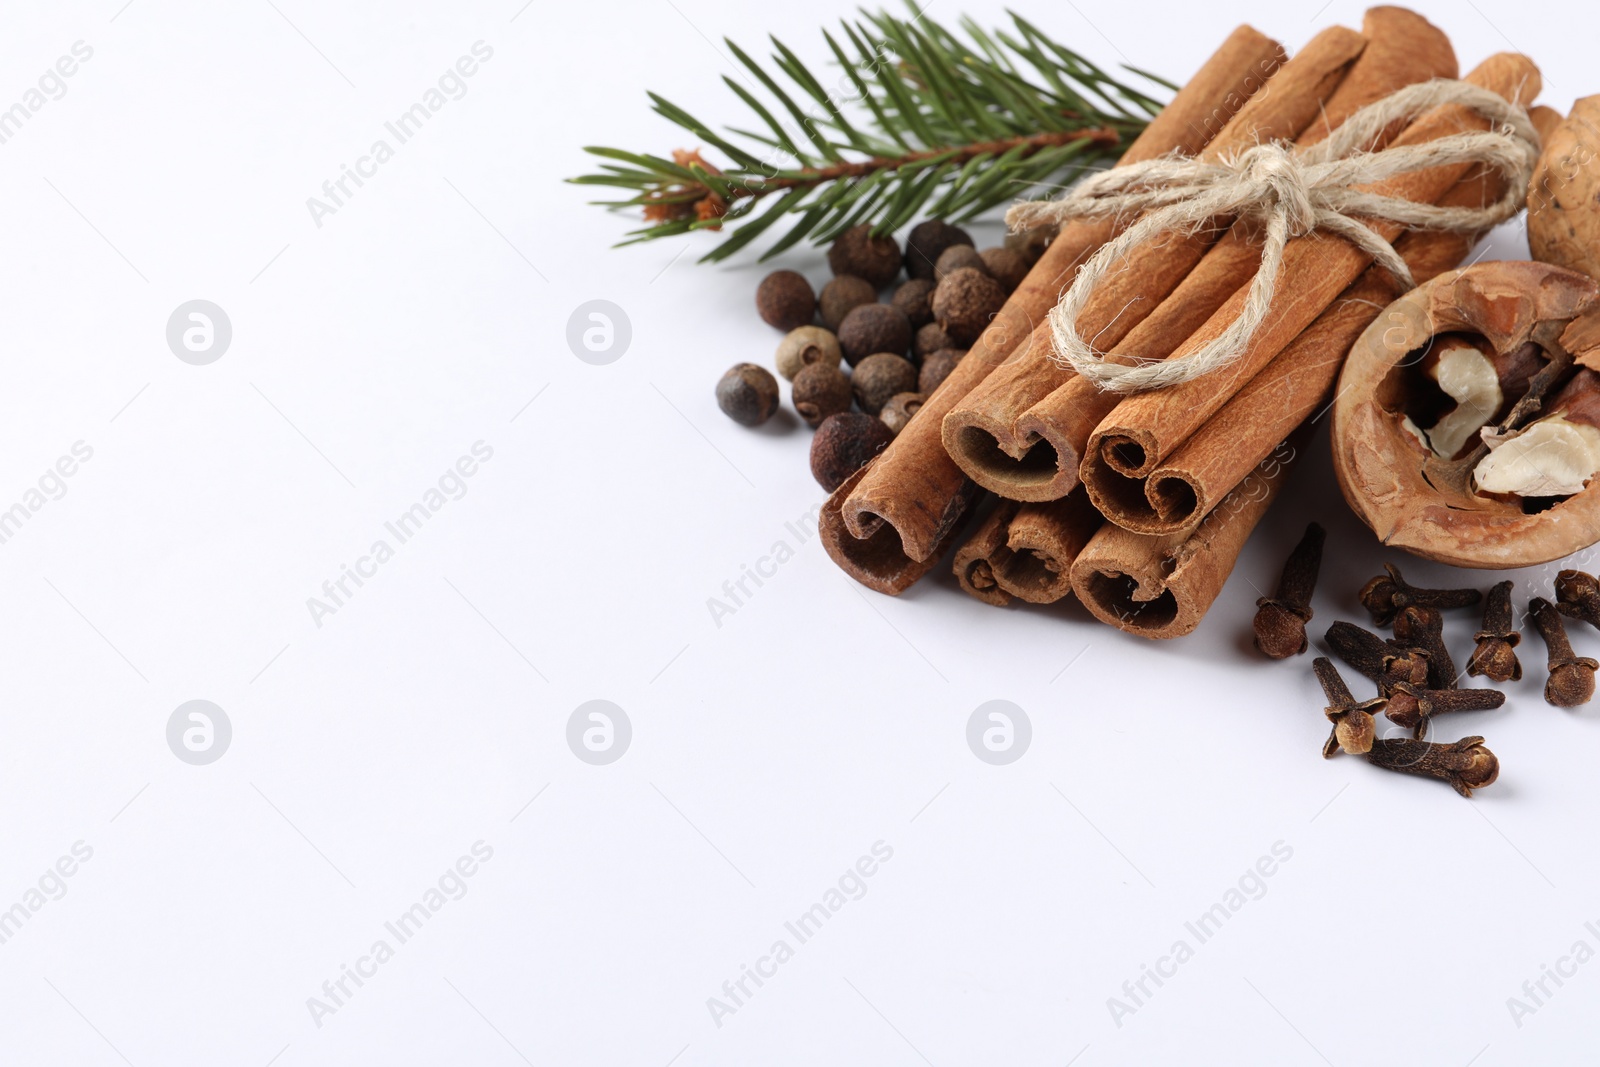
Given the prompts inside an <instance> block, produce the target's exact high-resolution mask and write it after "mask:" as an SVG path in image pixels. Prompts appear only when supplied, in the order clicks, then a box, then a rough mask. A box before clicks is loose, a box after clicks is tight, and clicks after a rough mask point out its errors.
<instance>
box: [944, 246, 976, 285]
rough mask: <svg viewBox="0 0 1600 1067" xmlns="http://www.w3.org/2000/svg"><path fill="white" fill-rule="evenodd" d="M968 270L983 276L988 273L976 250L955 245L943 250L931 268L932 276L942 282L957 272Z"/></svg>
mask: <svg viewBox="0 0 1600 1067" xmlns="http://www.w3.org/2000/svg"><path fill="white" fill-rule="evenodd" d="M968 268H971V269H972V270H976V271H981V272H983V273H984V274H988V273H989V268H988V267H986V266H984V263H983V256H982V255H980V254H979V252H978V250H977V249H976V248H973V247H972V246H971V245H955V246H954V247H951V248H947V249H945V250H944V254H943V255H941V256H940V257H939V263H938V265H937V266H935V267H934V268H933V276H934V278H935V279H936V280H942V279H944V278H948V277H949V276H950V275H952V274H954V273H955V272H956V271H958V270H966V269H968Z"/></svg>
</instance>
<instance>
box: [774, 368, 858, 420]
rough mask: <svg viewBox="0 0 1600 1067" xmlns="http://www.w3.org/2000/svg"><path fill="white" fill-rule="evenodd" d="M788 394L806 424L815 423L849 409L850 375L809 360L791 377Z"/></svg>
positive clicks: (853, 397)
mask: <svg viewBox="0 0 1600 1067" xmlns="http://www.w3.org/2000/svg"><path fill="white" fill-rule="evenodd" d="M789 397H790V399H791V400H793V401H794V410H795V411H796V412H797V413H798V414H799V415H800V417H801V418H802V419H804V420H805V423H806V425H807V426H816V425H818V424H819V423H821V422H822V420H823V419H825V418H827V417H828V416H829V415H837V414H839V412H841V411H849V410H850V402H851V401H852V400H854V399H855V394H854V393H853V392H852V391H851V389H850V376H849V375H848V374H846V373H845V372H844V371H842V370H840V369H839V368H838V367H836V366H833V365H832V364H829V363H812V364H810V365H809V366H805V367H802V368H800V373H799V374H796V375H795V376H794V387H793V388H792V389H790V390H789Z"/></svg>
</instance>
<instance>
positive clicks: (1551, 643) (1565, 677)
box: [1528, 596, 1600, 708]
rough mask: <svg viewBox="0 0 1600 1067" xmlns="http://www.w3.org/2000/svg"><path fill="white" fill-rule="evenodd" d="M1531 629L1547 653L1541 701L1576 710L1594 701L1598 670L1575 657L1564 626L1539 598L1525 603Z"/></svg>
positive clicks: (1586, 659) (1597, 665)
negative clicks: (1545, 677) (1545, 679)
mask: <svg viewBox="0 0 1600 1067" xmlns="http://www.w3.org/2000/svg"><path fill="white" fill-rule="evenodd" d="M1528 614H1530V615H1532V616H1533V628H1534V629H1536V630H1538V631H1539V636H1540V637H1542V638H1544V643H1545V647H1546V648H1547V649H1548V650H1549V666H1550V677H1549V679H1548V680H1547V681H1546V682H1545V683H1544V699H1545V700H1546V701H1547V702H1548V703H1551V704H1554V705H1555V706H1556V707H1558V708H1575V707H1577V706H1578V705H1579V704H1587V703H1588V702H1589V701H1590V700H1592V699H1593V698H1594V672H1595V671H1596V670H1600V663H1596V662H1595V661H1594V660H1592V659H1590V658H1589V657H1588V656H1574V655H1573V654H1572V642H1571V641H1569V640H1567V627H1566V624H1565V623H1563V622H1562V621H1561V613H1560V612H1559V611H1557V610H1556V606H1555V605H1554V604H1552V603H1550V601H1548V600H1546V599H1545V598H1544V597H1542V596H1536V597H1534V598H1533V599H1532V600H1530V601H1528Z"/></svg>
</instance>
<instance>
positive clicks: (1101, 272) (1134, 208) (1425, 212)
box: [1006, 79, 1539, 393]
mask: <svg viewBox="0 0 1600 1067" xmlns="http://www.w3.org/2000/svg"><path fill="white" fill-rule="evenodd" d="M1443 104H1458V105H1461V106H1463V107H1466V108H1469V109H1470V110H1472V111H1474V112H1476V113H1477V114H1479V115H1481V116H1483V117H1484V118H1486V119H1488V120H1489V122H1490V126H1491V128H1490V129H1489V130H1485V131H1474V132H1469V133H1457V134H1451V135H1448V136H1445V137H1440V138H1437V139H1435V140H1432V141H1426V142H1424V143H1421V144H1415V145H1405V146H1402V147H1397V148H1387V149H1382V150H1379V151H1376V152H1374V151H1370V150H1368V149H1369V147H1370V146H1371V145H1372V144H1374V143H1376V141H1377V139H1378V137H1379V136H1380V135H1381V134H1382V132H1383V131H1384V130H1385V129H1386V128H1388V127H1390V126H1391V125H1392V124H1395V123H1399V122H1403V121H1409V120H1410V119H1412V118H1414V117H1416V116H1417V115H1420V114H1421V113H1423V112H1424V111H1428V110H1430V109H1431V108H1435V107H1438V106H1440V105H1443ZM1538 156H1539V134H1538V132H1537V131H1536V130H1535V129H1534V127H1533V123H1532V122H1530V121H1529V119H1528V113H1527V111H1526V110H1525V109H1523V108H1522V107H1520V106H1518V105H1516V104H1512V103H1509V102H1508V101H1506V100H1505V99H1503V98H1501V97H1500V96H1499V95H1497V94H1495V93H1493V92H1490V91H1489V90H1487V89H1483V88H1481V87H1479V86H1475V85H1471V84H1468V83H1467V82H1462V81H1451V80H1445V79H1437V80H1434V81H1429V82H1422V83H1420V84H1417V85H1411V86H1407V87H1406V88H1404V89H1400V90H1399V91H1397V92H1395V93H1392V94H1391V95H1389V96H1387V97H1385V98H1383V99H1382V100H1379V101H1377V102H1376V103H1374V104H1370V105H1368V106H1367V107H1364V108H1362V109H1361V110H1360V111H1357V112H1356V113H1355V114H1353V115H1351V116H1350V117H1349V118H1348V119H1347V120H1345V121H1344V122H1343V123H1342V124H1341V125H1340V126H1339V127H1338V128H1337V129H1335V130H1334V131H1333V133H1332V134H1331V135H1330V136H1329V137H1328V138H1327V139H1325V140H1323V141H1321V142H1320V143H1318V144H1316V145H1314V146H1312V147H1310V148H1307V149H1304V150H1297V149H1295V148H1294V147H1292V146H1290V145H1285V144H1282V143H1278V142H1272V143H1268V144H1259V145H1255V146H1254V147H1251V148H1247V149H1245V150H1244V151H1242V152H1239V153H1237V154H1236V155H1232V156H1230V157H1226V158H1223V159H1222V160H1220V161H1218V162H1215V163H1208V162H1203V161H1201V160H1198V159H1195V158H1192V157H1170V156H1169V157H1164V158H1161V159H1152V160H1148V161H1146V162H1143V163H1131V164H1128V165H1126V166H1121V167H1116V168H1114V169H1112V170H1108V171H1104V172H1102V173H1100V174H1097V175H1095V176H1093V177H1091V178H1089V179H1087V180H1085V181H1083V182H1081V183H1079V184H1078V185H1077V186H1076V187H1074V188H1073V189H1072V190H1071V191H1069V192H1068V193H1067V194H1066V195H1065V196H1063V197H1061V198H1060V199H1058V200H1053V201H1038V202H1034V203H1026V204H1018V205H1017V206H1015V207H1013V208H1012V209H1011V210H1010V211H1009V212H1008V213H1007V214H1006V222H1007V223H1008V224H1009V225H1010V227H1011V228H1012V230H1014V231H1017V230H1025V229H1029V228H1031V227H1033V226H1038V225H1041V224H1045V223H1061V222H1066V221H1070V220H1072V219H1104V218H1123V217H1128V216H1133V215H1142V216H1143V217H1142V218H1140V219H1139V221H1138V222H1136V223H1134V224H1133V225H1132V226H1130V227H1129V228H1128V229H1127V230H1125V231H1123V233H1122V234H1121V235H1120V236H1118V237H1116V238H1115V239H1113V240H1112V241H1110V242H1108V243H1107V244H1106V245H1104V246H1103V247H1102V248H1101V249H1100V250H1099V251H1098V252H1097V253H1095V255H1094V256H1093V257H1092V258H1090V260H1089V261H1088V262H1087V263H1085V264H1084V265H1083V267H1082V268H1081V269H1080V270H1079V271H1078V275H1077V278H1076V279H1075V280H1074V281H1073V283H1072V287H1071V289H1069V290H1068V291H1067V294H1066V296H1064V297H1062V299H1061V302H1060V303H1059V304H1058V305H1057V306H1056V307H1055V308H1054V309H1053V310H1052V311H1051V312H1050V324H1051V331H1052V333H1053V334H1054V337H1055V349H1056V352H1055V357H1054V358H1055V359H1056V361H1057V362H1061V363H1065V364H1067V365H1070V366H1071V367H1072V369H1074V370H1076V371H1077V372H1078V373H1079V374H1081V375H1083V376H1084V377H1086V378H1088V379H1090V380H1091V381H1093V382H1094V383H1095V384H1096V385H1098V386H1099V387H1100V388H1102V389H1109V390H1112V391H1115V392H1121V393H1131V392H1138V391H1141V390H1145V389H1156V388H1160V387H1162V386H1169V385H1176V384H1178V383H1180V382H1186V381H1189V380H1191V379H1193V378H1198V377H1200V376H1201V375H1203V374H1209V373H1211V372H1212V371H1215V370H1218V369H1221V368H1223V367H1226V366H1227V365H1229V364H1230V363H1232V362H1234V361H1235V360H1237V359H1238V358H1239V357H1240V356H1241V355H1242V354H1243V352H1244V350H1245V347H1246V346H1247V345H1248V344H1249V342H1250V339H1251V337H1253V336H1254V335H1255V332H1256V330H1257V329H1258V328H1259V327H1260V326H1261V323H1262V322H1263V321H1264V320H1265V318H1266V316H1267V312H1268V311H1269V310H1270V308H1271V306H1272V297H1273V294H1274V292H1275V291H1276V290H1277V284H1278V272H1279V269H1280V268H1281V267H1282V265H1283V252H1284V247H1285V245H1287V244H1288V243H1289V241H1290V240H1291V239H1293V238H1295V237H1302V236H1304V235H1306V234H1309V233H1312V232H1313V231H1317V230H1321V231H1324V232H1326V233H1328V234H1331V235H1333V236H1336V237H1341V238H1343V239H1345V240H1347V241H1349V242H1350V243H1352V244H1354V245H1355V246H1356V247H1357V248H1359V249H1361V250H1362V251H1363V252H1366V253H1367V254H1368V255H1370V256H1371V257H1372V258H1373V260H1374V261H1375V262H1377V263H1378V264H1379V265H1380V266H1381V267H1383V268H1384V269H1385V270H1386V271H1388V272H1389V273H1390V274H1392V275H1393V276H1394V277H1395V278H1397V279H1398V280H1399V281H1400V282H1402V283H1403V284H1404V285H1405V287H1406V288H1411V287H1412V285H1413V284H1414V282H1413V281H1412V278H1411V272H1410V270H1409V269H1407V267H1406V265H1405V261H1404V260H1402V259H1401V258H1400V256H1399V255H1398V254H1397V253H1396V252H1395V250H1394V247H1393V246H1392V245H1390V244H1389V242H1388V241H1385V240H1384V239H1383V238H1382V237H1380V236H1379V235H1378V234H1376V233H1374V232H1373V231H1372V230H1371V229H1369V228H1367V227H1366V226H1364V225H1362V223H1361V222H1359V221H1357V220H1358V217H1365V218H1371V219H1380V220H1387V221H1391V222H1397V223H1400V224H1401V225H1403V226H1406V227H1408V228H1415V229H1430V230H1450V231H1456V232H1465V233H1478V232H1482V231H1484V230H1487V229H1489V228H1490V227H1492V226H1495V225H1497V224H1498V223H1501V222H1504V221H1505V220H1506V219H1509V218H1511V217H1512V216H1513V215H1515V214H1516V213H1517V211H1518V210H1520V209H1521V206H1522V202H1523V200H1524V199H1525V197H1526V195H1527V188H1528V183H1529V181H1530V180H1531V179H1532V176H1533V167H1534V164H1535V163H1536V162H1537V160H1538ZM1465 163H1470V164H1481V165H1483V166H1484V167H1487V168H1490V169H1492V170H1496V171H1499V172H1500V173H1501V174H1503V175H1504V176H1505V178H1506V192H1505V195H1504V196H1502V197H1501V198H1500V199H1499V200H1498V201H1496V202H1495V203H1493V204H1490V205H1488V206H1485V207H1481V208H1468V207H1439V206H1437V205H1435V204H1419V203H1416V202H1414V201H1411V200H1405V199H1402V198H1398V197H1392V196H1381V195H1378V194H1375V193H1371V192H1363V191H1362V189H1361V187H1362V186H1366V185H1369V184H1371V183H1373V182H1379V181H1382V180H1384V179H1386V178H1392V177H1394V176H1396V175H1399V174H1406V173H1409V172H1412V171H1418V170H1425V169H1427V168H1430V167H1442V166H1449V165H1452V164H1465ZM1229 216H1236V217H1239V218H1248V219H1253V220H1256V221H1258V222H1259V223H1260V224H1261V228H1262V246H1261V266H1260V268H1259V269H1258V270H1257V271H1256V276H1255V280H1254V281H1253V282H1252V283H1251V285H1250V291H1249V293H1248V295H1247V297H1246V299H1245V305H1244V310H1243V312H1242V313H1241V314H1240V315H1239V316H1238V318H1236V319H1235V320H1234V321H1233V322H1232V323H1231V324H1229V326H1228V327H1227V329H1226V330H1224V331H1223V333H1222V334H1221V336H1219V337H1217V338H1216V339H1215V340H1213V341H1211V342H1209V343H1207V344H1205V345H1203V346H1201V347H1200V348H1198V349H1197V350H1195V352H1194V353H1193V354H1192V355H1190V356H1188V357H1186V358H1184V359H1178V360H1173V359H1167V360H1150V359H1146V360H1141V361H1138V362H1135V363H1133V364H1123V363H1112V362H1108V361H1107V359H1106V357H1105V353H1103V352H1099V351H1097V350H1096V349H1095V347H1094V345H1093V344H1092V343H1091V342H1090V341H1089V340H1086V339H1085V338H1083V337H1081V336H1080V335H1079V334H1078V331H1077V319H1078V314H1079V312H1080V311H1082V310H1083V307H1084V305H1085V304H1086V303H1088V301H1089V298H1090V296H1091V295H1093V293H1094V292H1095V290H1096V289H1098V288H1099V286H1100V285H1101V283H1102V282H1103V281H1104V280H1105V278H1106V276H1107V275H1108V274H1110V273H1111V272H1112V271H1113V270H1115V269H1116V266H1117V263H1118V261H1119V260H1121V259H1123V258H1124V257H1125V256H1126V255H1127V254H1128V252H1129V251H1130V250H1131V249H1133V248H1136V247H1138V246H1139V245H1142V244H1144V243H1146V242H1148V241H1150V240H1152V239H1153V238H1155V237H1157V236H1159V235H1161V234H1164V233H1168V232H1173V231H1176V232H1181V233H1186V234H1193V233H1195V232H1197V231H1199V230H1200V229H1202V228H1204V227H1206V226H1207V225H1209V224H1211V220H1213V219H1215V218H1218V217H1229Z"/></svg>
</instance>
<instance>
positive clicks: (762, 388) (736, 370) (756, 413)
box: [717, 363, 778, 426]
mask: <svg viewBox="0 0 1600 1067" xmlns="http://www.w3.org/2000/svg"><path fill="white" fill-rule="evenodd" d="M717 407H719V408H721V409H722V413H723V414H724V415H726V416H728V418H730V419H732V420H733V421H734V422H737V423H740V424H741V425H744V426H760V425H761V424H762V423H763V422H766V421H767V420H768V419H770V418H772V414H773V412H775V411H777V410H778V379H776V378H774V377H773V376H772V372H771V371H769V370H767V368H765V367H758V366H756V365H755V364H754V363H735V364H734V365H733V366H732V367H730V368H728V373H726V374H724V375H723V376H722V380H721V381H719V382H717Z"/></svg>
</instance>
